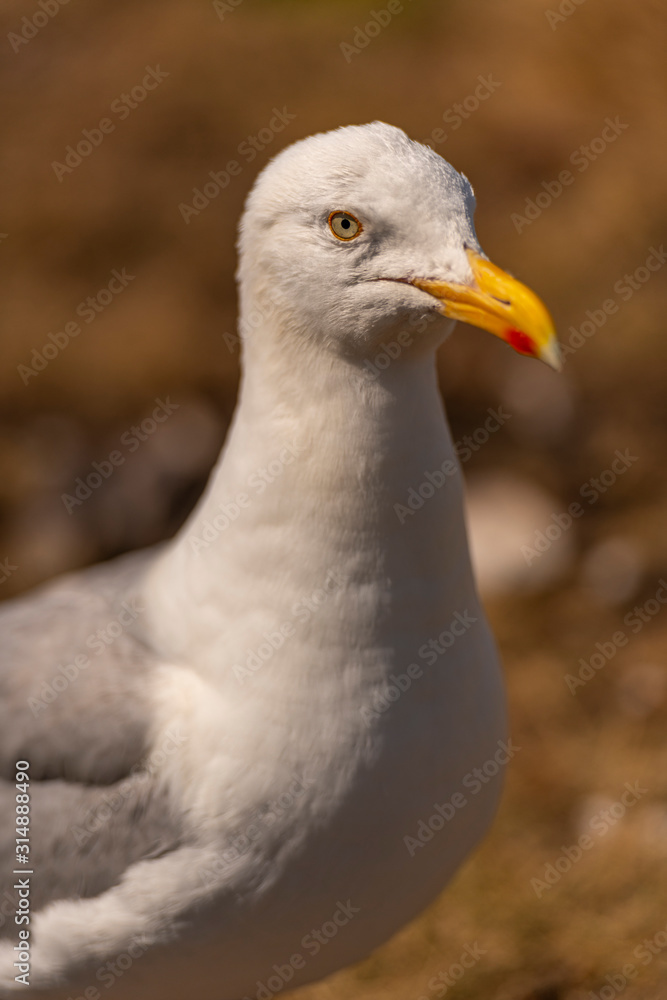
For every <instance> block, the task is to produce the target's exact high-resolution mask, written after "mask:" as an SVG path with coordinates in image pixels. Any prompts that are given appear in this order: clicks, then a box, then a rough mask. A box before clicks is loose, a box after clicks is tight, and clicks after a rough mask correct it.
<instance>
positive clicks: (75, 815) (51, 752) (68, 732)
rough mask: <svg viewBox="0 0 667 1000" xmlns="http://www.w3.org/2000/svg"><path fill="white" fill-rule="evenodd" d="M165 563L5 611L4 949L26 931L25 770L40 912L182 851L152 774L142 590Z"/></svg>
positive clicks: (82, 583) (1, 712)
mask: <svg viewBox="0 0 667 1000" xmlns="http://www.w3.org/2000/svg"><path fill="white" fill-rule="evenodd" d="M154 556H155V552H154V550H148V551H145V552H140V553H136V554H132V555H131V556H124V557H121V558H120V559H116V560H113V561H112V562H110V563H107V564H101V565H100V566H96V567H93V568H92V569H89V570H84V571H82V572H80V573H74V574H70V575H68V576H64V577H61V578H60V579H58V580H56V581H55V582H54V583H51V584H48V585H46V586H45V587H42V588H40V589H39V590H37V591H34V592H33V593H31V594H29V595H28V596H27V597H23V598H18V599H16V600H12V601H8V602H6V603H5V604H4V605H2V606H0V938H1V937H4V936H7V935H9V934H14V933H15V930H16V928H15V925H14V920H13V914H14V909H15V906H16V893H15V891H14V889H13V888H12V887H13V883H14V881H15V879H16V876H13V875H12V874H11V873H12V871H13V870H14V869H15V868H20V867H21V865H20V863H17V862H16V848H15V826H16V824H15V795H16V789H15V784H14V783H15V770H16V768H15V764H16V762H17V761H19V760H25V761H28V763H29V765H30V768H29V775H30V781H31V784H30V795H31V802H30V860H31V867H33V868H34V870H35V876H34V878H33V879H32V885H33V896H32V904H33V912H35V910H36V909H40V908H41V907H42V906H43V905H45V904H46V903H47V902H50V901H52V900H56V899H76V898H84V897H90V896H95V895H98V894H99V893H101V892H104V891H105V890H106V889H108V888H110V887H111V886H113V885H115V884H117V883H118V881H119V880H120V878H121V876H122V874H123V872H124V871H125V870H126V869H127V868H128V866H129V865H131V864H133V863H135V862H137V861H141V860H145V859H147V858H152V857H158V856H160V855H161V854H164V853H165V852H167V851H172V850H175V849H176V848H177V847H178V846H179V845H180V844H181V843H182V832H181V830H182V824H181V822H180V818H179V816H178V815H177V812H176V811H175V810H174V808H173V805H172V804H171V803H170V802H169V800H168V796H167V793H166V791H165V790H164V789H163V788H162V787H161V786H160V784H159V782H158V781H157V780H155V776H154V775H153V774H151V769H150V767H146V766H145V759H146V755H147V753H148V751H149V750H150V747H149V743H148V740H149V723H150V715H149V713H150V707H149V703H148V694H147V688H148V684H147V680H148V677H149V674H150V672H151V670H153V669H154V668H155V666H156V665H157V663H158V660H157V658H156V656H155V654H154V652H153V651H152V650H151V648H150V646H149V645H148V644H147V642H146V641H145V639H144V638H143V637H142V629H141V615H142V613H143V610H144V608H143V605H142V603H141V598H140V584H141V579H142V577H143V574H144V572H145V570H146V568H147V566H148V565H149V564H150V561H151V560H152V559H153V558H154ZM77 657H78V659H77Z"/></svg>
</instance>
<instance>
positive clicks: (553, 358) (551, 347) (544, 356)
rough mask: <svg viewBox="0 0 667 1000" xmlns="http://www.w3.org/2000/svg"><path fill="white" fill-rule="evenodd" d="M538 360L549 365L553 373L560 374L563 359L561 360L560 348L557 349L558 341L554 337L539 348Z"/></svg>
mask: <svg viewBox="0 0 667 1000" xmlns="http://www.w3.org/2000/svg"><path fill="white" fill-rule="evenodd" d="M539 358H540V361H544V363H545V364H547V365H549V367H550V368H553V370H554V371H556V372H562V370H563V359H562V358H561V353H560V348H559V347H558V341H557V340H556V339H555V337H554V339H553V340H550V341H549V342H548V343H546V344H545V345H544V346H543V347H542V348H541V350H540V353H539Z"/></svg>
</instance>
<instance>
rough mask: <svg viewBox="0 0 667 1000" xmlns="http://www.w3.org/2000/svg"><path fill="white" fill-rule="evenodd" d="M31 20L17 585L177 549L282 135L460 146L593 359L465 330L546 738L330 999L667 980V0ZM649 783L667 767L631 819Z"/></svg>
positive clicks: (519, 697)
mask: <svg viewBox="0 0 667 1000" xmlns="http://www.w3.org/2000/svg"><path fill="white" fill-rule="evenodd" d="M398 7H400V8H401V9H400V10H398ZM0 17H1V18H2V24H3V31H2V33H3V36H4V37H5V38H6V44H5V57H4V59H3V60H2V63H1V65H0V75H1V77H2V84H3V92H4V94H5V109H4V113H3V128H2V138H1V140H0V141H1V142H2V145H3V153H4V156H3V160H4V163H5V168H6V169H5V174H6V181H5V191H6V194H7V195H8V197H6V198H5V204H4V209H3V217H2V221H1V223H0V227H1V229H2V235H1V238H0V255H1V258H2V264H3V267H2V271H1V275H0V282H2V289H1V293H0V294H1V296H2V301H3V306H4V309H3V318H2V337H1V340H0V518H1V520H0V560H4V561H2V563H1V568H0V594H1V595H2V596H3V597H10V596H12V595H14V594H16V593H19V592H21V591H23V590H24V589H26V588H27V587H29V586H32V585H34V584H36V583H38V582H40V581H41V580H44V579H46V578H48V577H50V576H52V575H53V574H55V573H58V572H61V571H63V570H67V569H71V568H74V567H77V566H81V565H84V564H86V563H89V562H92V561H96V560H99V559H104V558H108V557H110V556H113V555H115V554H116V553H119V552H122V551H125V550H127V549H129V548H134V547H137V546H141V545H145V544H150V543H152V542H155V541H157V540H159V539H161V538H164V537H167V536H168V535H169V534H171V533H172V532H173V531H174V530H175V529H176V528H177V527H178V525H179V524H180V523H181V522H182V520H183V518H184V517H185V515H186V513H187V511H188V510H189V509H190V508H191V506H192V505H193V503H194V502H195V500H196V498H197V496H198V495H199V492H200V491H201V489H202V487H203V485H204V483H205V481H206V477H207V475H208V472H209V470H210V467H211V464H212V462H213V461H214V459H215V457H216V455H217V453H218V451H219V448H220V445H221V443H222V441H223V440H224V436H225V432H226V428H227V426H228V423H229V419H230V415H231V413H232V411H233V406H234V400H235V393H236V387H237V382H238V363H239V352H238V341H237V339H236V337H235V328H236V299H235V287H234V278H233V275H234V267H235V254H234V240H235V230H236V224H237V219H238V216H239V214H240V212H241V209H242V205H243V200H244V197H245V195H246V193H247V191H248V190H249V188H250V186H251V184H252V182H253V179H254V177H255V176H256V174H257V172H258V170H259V169H260V168H261V167H262V166H263V165H264V164H265V163H266V162H267V161H268V159H269V158H270V156H272V155H273V154H275V153H276V152H278V150H279V149H281V148H282V147H283V146H284V145H286V144H287V143H289V142H292V141H293V140H295V139H297V138H300V137H302V136H305V135H308V134H310V133H312V132H314V131H320V130H325V129H328V128H332V127H335V126H337V125H341V124H349V123H354V122H365V121H370V120H373V119H376V118H380V119H384V120H386V121H389V122H391V123H393V124H395V125H398V126H401V127H403V128H405V129H406V131H407V132H408V133H409V134H410V135H411V136H413V137H414V138H417V139H421V140H423V141H428V142H430V143H431V145H432V146H433V147H434V148H435V149H436V150H437V151H438V152H440V153H441V154H442V155H444V156H445V157H446V158H447V159H449V160H451V162H452V163H453V164H454V165H455V166H456V167H457V168H458V169H460V170H463V171H464V172H465V173H466V174H467V176H468V177H469V178H470V179H471V181H472V183H473V186H474V188H475V191H476V195H477V201H478V211H477V225H478V234H479V238H480V241H481V243H482V246H483V247H484V248H485V250H486V252H487V253H488V254H489V256H490V257H491V258H492V259H493V260H495V261H496V262H497V263H499V264H500V265H501V266H504V267H505V268H507V269H508V270H510V271H512V272H513V273H515V274H517V275H519V276H520V277H521V278H522V280H525V281H526V282H527V284H529V285H530V286H531V287H532V288H534V289H535V290H536V291H537V292H538V293H539V294H540V295H541V296H542V298H543V299H544V300H545V301H546V302H547V303H548V304H549V306H550V308H551V310H552V312H553V314H554V317H555V319H556V322H557V326H558V328H559V332H560V337H561V342H562V344H563V345H564V348H565V356H566V364H565V368H564V371H563V373H562V375H556V374H554V373H552V372H550V371H549V370H547V369H546V368H545V367H543V366H541V365H539V364H537V363H535V362H532V361H530V360H527V359H523V358H520V357H518V356H517V355H516V354H514V353H513V352H511V351H510V350H509V349H508V348H507V347H506V346H505V345H503V344H501V343H500V342H499V341H496V340H495V339H494V338H491V337H489V336H488V335H487V334H484V333H483V332H481V331H479V330H474V329H472V328H468V327H464V326H459V327H458V329H457V331H456V332H455V334H454V335H453V337H452V338H451V339H450V341H449V342H448V343H447V344H446V345H445V346H444V347H443V349H442V351H441V354H440V359H439V363H440V373H441V380H442V386H443V392H444V395H445V398H446V400H447V408H448V413H449V418H450V422H451V425H452V433H453V436H454V438H455V440H456V441H458V442H460V448H461V451H460V453H461V457H462V459H463V464H464V471H465V474H466V479H467V482H468V490H469V520H470V526H471V534H472V542H473V550H474V555H475V560H476V563H477V566H478V572H479V576H480V581H481V587H482V592H483V595H484V596H485V599H486V602H487V606H488V608H489V613H490V615H491V618H492V621H493V624H494V628H495V631H496V634H497V636H498V641H499V644H500V646H501V649H502V652H503V658H504V661H505V664H506V667H507V675H508V684H509V689H510V709H511V715H512V728H513V738H514V740H515V742H516V743H517V745H519V746H520V747H521V748H522V749H521V752H520V753H518V754H517V755H516V757H515V759H514V760H513V761H512V764H511V765H510V767H509V773H508V784H507V794H506V797H505V801H504V804H503V806H502V809H501V813H500V816H499V819H498V822H497V823H496V826H495V828H494V830H493V833H492V834H491V836H490V837H489V838H488V840H487V841H486V843H485V845H484V847H483V848H482V850H481V851H480V852H479V853H478V854H477V855H476V856H475V858H474V859H473V860H472V861H471V862H470V863H469V864H468V865H466V867H465V868H464V870H463V871H462V872H461V874H460V875H459V876H458V877H457V879H456V881H455V883H454V885H453V886H452V887H451V888H450V889H449V890H448V892H446V893H445V894H444V895H443V896H442V897H441V898H440V899H439V901H438V902H437V903H436V904H435V905H434V906H433V907H432V908H431V910H430V911H429V912H428V913H427V914H426V915H424V916H423V917H422V918H420V919H419V920H418V921H416V922H415V923H414V924H413V925H411V927H410V928H408V929H407V930H406V931H405V932H403V933H402V934H401V935H400V936H399V937H398V938H397V939H396V940H395V941H393V942H391V943H390V944H388V945H387V946H386V947H385V948H383V949H382V950H381V951H380V952H379V953H378V954H377V955H376V956H374V957H373V958H371V959H370V960H369V961H368V962H366V963H364V964H363V965H361V966H360V967H358V968H357V969H354V970H351V971H347V972H344V973H342V974H340V975H339V976H337V977H335V978H334V979H333V980H331V981H329V982H327V983H325V984H321V985H318V986H315V987H312V988H308V989H306V990H304V991H303V995H305V996H308V997H311V998H312V1000H315V998H318V1000H324V998H327V1000H329V998H330V1000H334V998H339V997H341V998H342V997H350V998H351V997H355V998H356V1000H358V998H361V997H364V998H368V1000H371V998H373V1000H375V998H377V1000H380V998H394V997H396V998H399V997H400V998H401V1000H404V998H405V997H415V998H418V997H428V998H431V997H436V996H443V995H445V993H444V992H443V989H445V990H446V991H447V995H448V996H449V995H451V996H455V997H460V998H468V997H469V998H472V997H475V998H477V997H481V996H484V997H488V998H490V1000H510V998H511V1000H528V998H534V1000H566V998H567V1000H578V998H582V1000H583V998H584V997H586V998H590V997H591V996H595V997H597V996H600V997H606V996H612V994H611V993H609V990H611V989H613V990H615V991H616V992H615V993H614V994H613V995H614V996H615V995H617V994H619V993H621V992H622V993H623V996H624V997H625V998H627V1000H639V998H656V1000H657V998H659V997H662V996H664V993H665V989H666V988H667V987H666V985H665V984H666V983H667V947H665V946H664V945H661V944H660V942H661V941H663V939H664V940H665V943H666V944H667V936H665V932H666V928H667V907H665V898H666V889H667V884H666V883H667V879H666V878H665V854H666V851H667V846H666V845H667V839H666V836H667V749H666V747H665V740H664V732H665V722H666V720H667V668H666V666H665V638H666V633H667V624H666V623H667V613H666V612H665V610H664V606H663V602H662V601H661V599H660V596H661V594H663V593H664V594H665V596H667V590H665V591H662V590H661V587H662V584H661V583H660V581H661V580H664V579H667V532H666V530H665V506H664V500H665V493H666V485H667V484H666V479H667V472H666V465H665V453H666V447H665V446H666V444H667V421H666V419H665V418H666V415H667V394H666V392H665V374H666V363H665V362H666V357H665V346H664V344H665V319H664V317H665V313H666V307H667V282H666V281H665V276H666V275H667V268H666V267H665V263H666V256H665V246H664V243H663V242H662V241H663V240H664V239H665V215H666V214H667V213H666V208H665V205H666V201H665V188H666V186H667V184H666V178H665V169H664V156H661V152H662V153H664V149H665V142H666V139H667V135H666V133H667V115H666V111H665V100H666V96H667V95H666V92H665V91H666V87H665V82H666V81H665V76H666V71H665V60H664V51H665V18H664V8H663V6H662V5H661V4H660V3H659V2H657V0H638V2H637V3H635V4H633V5H628V4H625V3H623V2H621V0H607V2H606V3H605V4H602V3H600V2H599V0H578V2H577V3H571V2H569V0H562V2H556V0H553V2H551V0H508V2H507V3H504V4H494V3H490V2H484V0H467V2H465V3H464V2H463V0H447V2H435V0H433V2H431V0H421V2H420V0H414V2H407V0H404V2H403V3H402V4H396V3H392V5H387V4H385V3H384V2H383V0H381V2H380V3H379V4H378V5H376V6H375V7H374V8H369V6H368V5H367V4H365V3H359V2H357V0H350V2H338V3H336V2H330V3H320V2H317V3H316V2H311V3H306V2H305V0H303V2H297V0H280V2H278V0H275V2H262V0H236V2H232V0H230V2H228V3H226V2H222V0H219V2H217V3H216V4H213V3H210V2H205V0H197V2H190V3H188V2H185V0H182V2H176V0H160V2H157V0H155V2H150V0H115V2H113V3H112V2H111V0H87V2H86V3H83V2H81V0H78V2H77V0H71V2H69V3H65V4H60V2H59V0H36V2H35V3H32V2H29V0H21V2H18V0H17V2H14V0H5V3H4V4H3V9H2V12H0ZM232 164H237V166H233V165H232ZM197 192H199V193H197ZM492 411H493V413H495V414H496V415H497V414H501V415H502V418H501V419H498V418H497V416H496V418H495V419H493V420H491V423H490V424H489V425H488V426H487V421H488V420H489V417H490V415H491V412H492ZM489 427H493V429H492V430H489ZM112 455H115V456H116V458H115V459H111V458H110V456H112ZM91 477H92V478H91ZM77 490H78V493H77ZM68 498H69V499H68ZM627 783H629V784H630V785H631V786H632V787H635V785H636V783H639V787H640V788H641V789H645V791H642V792H641V794H639V795H638V797H637V798H636V800H634V801H633V803H632V805H631V806H624V807H623V813H622V815H618V817H617V818H616V819H614V817H615V816H617V814H620V813H621V806H619V805H618V803H619V802H621V801H622V800H621V796H622V795H623V794H624V790H626V784H627ZM626 798H627V797H626ZM605 815H607V817H608V818H607V819H606V820H605V819H604V818H603V817H604V816H605ZM609 817H611V818H612V819H614V822H613V823H612V822H611V821H610V819H609ZM582 836H590V838H591V843H592V846H591V847H590V848H586V849H582V848H580V850H581V856H580V857H578V856H577V845H578V844H579V843H580V838H581V837H582ZM431 849H434V848H431ZM568 852H569V853H568ZM573 859H574V860H573ZM549 866H551V867H549ZM554 873H555V874H554ZM548 879H551V880H552V881H551V882H549V881H548ZM540 883H541V884H542V886H545V887H542V888H541V887H540ZM387 891H388V892H391V881H390V880H389V881H388V885H387ZM660 935H662V937H661V936H660ZM474 942H478V946H479V949H480V950H482V951H483V954H482V955H481V957H479V959H478V960H477V961H476V962H475V964H474V965H473V966H472V968H470V969H468V970H466V971H465V974H464V975H463V976H462V977H459V976H458V969H459V968H462V966H460V964H459V965H457V962H458V959H459V957H460V956H461V954H462V953H463V952H464V949H465V948H466V946H468V945H470V946H471V947H472V945H473V943H474ZM646 942H648V944H647V943H646ZM455 966H456V968H454V967H455ZM630 967H632V968H633V969H634V974H632V975H631V974H630ZM624 969H625V972H624V971H623V970H624ZM450 970H453V971H451V973H450ZM447 977H449V979H448V978H447ZM621 980H623V982H621ZM605 990H607V992H606V993H605V992H604V991H605Z"/></svg>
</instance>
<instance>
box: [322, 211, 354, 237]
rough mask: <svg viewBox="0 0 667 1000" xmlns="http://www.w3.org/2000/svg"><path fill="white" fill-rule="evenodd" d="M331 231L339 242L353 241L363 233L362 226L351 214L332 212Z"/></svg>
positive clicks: (330, 218) (330, 217) (330, 219)
mask: <svg viewBox="0 0 667 1000" xmlns="http://www.w3.org/2000/svg"><path fill="white" fill-rule="evenodd" d="M329 229H330V230H331V232H332V233H333V234H334V236H337V237H338V239H339V240H353V239H354V237H355V236H358V235H359V233H360V232H361V230H362V225H361V223H360V222H359V219H355V217H354V216H353V215H350V213H349V212H332V213H331V215H330V216H329Z"/></svg>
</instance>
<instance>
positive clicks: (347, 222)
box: [340, 219, 350, 229]
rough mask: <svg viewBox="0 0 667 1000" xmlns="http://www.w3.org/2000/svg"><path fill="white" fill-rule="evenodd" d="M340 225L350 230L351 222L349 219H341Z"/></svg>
mask: <svg viewBox="0 0 667 1000" xmlns="http://www.w3.org/2000/svg"><path fill="white" fill-rule="evenodd" d="M340 224H341V226H342V227H343V229H349V228H350V220H349V219H341V220H340Z"/></svg>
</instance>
